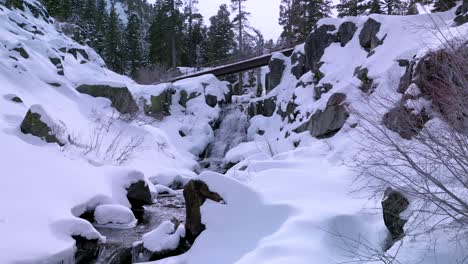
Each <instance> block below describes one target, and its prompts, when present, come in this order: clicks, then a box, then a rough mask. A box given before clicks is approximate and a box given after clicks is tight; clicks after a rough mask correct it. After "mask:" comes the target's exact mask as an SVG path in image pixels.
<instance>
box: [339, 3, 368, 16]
mask: <svg viewBox="0 0 468 264" xmlns="http://www.w3.org/2000/svg"><path fill="white" fill-rule="evenodd" d="M336 9H337V11H338V17H345V16H360V15H363V14H364V13H365V12H366V9H367V5H366V3H365V1H364V0H340V3H339V4H338V5H336Z"/></svg>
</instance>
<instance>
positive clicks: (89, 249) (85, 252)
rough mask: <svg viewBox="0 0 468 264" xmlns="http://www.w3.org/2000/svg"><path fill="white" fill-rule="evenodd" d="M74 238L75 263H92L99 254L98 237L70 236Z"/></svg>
mask: <svg viewBox="0 0 468 264" xmlns="http://www.w3.org/2000/svg"><path fill="white" fill-rule="evenodd" d="M72 238H73V239H74V240H75V247H76V252H75V263H76V264H87V263H93V262H94V261H95V260H97V258H98V256H99V250H100V243H99V240H98V239H92V240H88V239H86V238H84V237H82V236H72Z"/></svg>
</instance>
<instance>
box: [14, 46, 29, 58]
mask: <svg viewBox="0 0 468 264" xmlns="http://www.w3.org/2000/svg"><path fill="white" fill-rule="evenodd" d="M13 50H14V51H16V52H18V53H19V54H20V56H21V57H23V58H25V59H29V54H28V52H27V51H26V50H25V49H24V48H23V47H22V46H18V47H16V48H14V49H13Z"/></svg>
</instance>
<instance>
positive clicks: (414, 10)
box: [406, 0, 419, 15]
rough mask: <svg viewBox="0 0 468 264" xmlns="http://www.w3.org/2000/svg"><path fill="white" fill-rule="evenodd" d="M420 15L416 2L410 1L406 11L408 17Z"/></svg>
mask: <svg viewBox="0 0 468 264" xmlns="http://www.w3.org/2000/svg"><path fill="white" fill-rule="evenodd" d="M417 14H419V11H418V7H417V6H416V1H415V0H410V1H409V3H408V7H407V10H406V15H417Z"/></svg>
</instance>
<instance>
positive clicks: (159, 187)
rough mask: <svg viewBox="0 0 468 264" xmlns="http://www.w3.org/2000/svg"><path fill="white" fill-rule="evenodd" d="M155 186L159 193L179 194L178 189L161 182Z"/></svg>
mask: <svg viewBox="0 0 468 264" xmlns="http://www.w3.org/2000/svg"><path fill="white" fill-rule="evenodd" d="M154 188H155V189H156V191H157V192H158V194H166V195H176V194H177V193H176V191H174V190H172V189H171V188H169V187H166V186H164V185H161V184H158V185H155V186H154Z"/></svg>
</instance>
